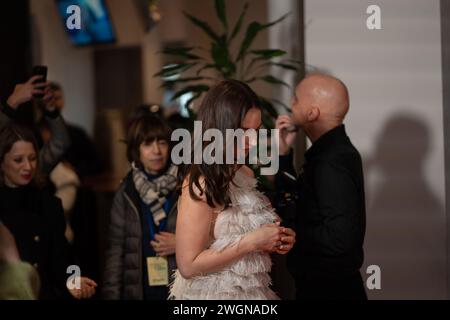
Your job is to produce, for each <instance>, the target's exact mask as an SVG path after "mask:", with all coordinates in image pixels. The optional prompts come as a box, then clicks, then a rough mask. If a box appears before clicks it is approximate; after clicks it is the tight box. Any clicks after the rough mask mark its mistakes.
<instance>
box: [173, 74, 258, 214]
mask: <svg viewBox="0 0 450 320" xmlns="http://www.w3.org/2000/svg"><path fill="white" fill-rule="evenodd" d="M255 107H256V108H258V109H260V108H261V105H260V101H259V99H258V97H257V96H256V94H255V93H254V92H253V91H252V89H251V88H250V87H249V86H248V85H247V84H245V83H243V82H240V81H237V80H225V81H222V82H220V83H219V84H217V85H216V86H215V87H213V88H212V89H211V90H210V91H209V92H208V93H207V95H206V96H205V98H204V99H203V102H202V104H201V106H200V108H199V112H198V115H197V121H201V122H202V131H203V132H202V134H204V133H205V131H206V130H208V129H218V130H219V131H221V133H222V135H223V136H224V137H226V130H227V129H233V130H237V129H240V128H241V125H242V122H243V120H244V118H245V116H246V114H247V112H248V111H249V110H250V109H252V108H255ZM194 143H195V141H192V149H191V150H195V148H194ZM206 146H207V144H206V143H203V148H202V152H203V150H204V148H205V147H206ZM224 150H225V148H224ZM191 163H192V164H190V165H185V166H184V167H183V168H182V170H180V174H181V176H180V178H181V179H180V182H181V181H183V180H184V179H185V178H186V177H188V176H189V194H190V196H191V197H192V198H193V199H194V200H197V201H200V200H201V199H200V197H199V196H198V195H197V194H196V193H195V192H194V186H195V188H196V189H198V190H200V195H201V196H203V195H204V196H205V197H206V201H207V203H208V205H209V206H211V207H216V206H225V207H226V206H228V205H229V203H230V198H229V192H228V191H229V185H230V183H231V182H232V180H233V178H234V175H235V173H236V172H235V171H236V167H235V165H232V164H231V165H230V164H211V165H208V164H205V163H204V162H202V164H194V162H193V161H192V162H191ZM202 178H204V185H203V186H202V185H201V183H200V179H202ZM181 183H182V182H181Z"/></svg>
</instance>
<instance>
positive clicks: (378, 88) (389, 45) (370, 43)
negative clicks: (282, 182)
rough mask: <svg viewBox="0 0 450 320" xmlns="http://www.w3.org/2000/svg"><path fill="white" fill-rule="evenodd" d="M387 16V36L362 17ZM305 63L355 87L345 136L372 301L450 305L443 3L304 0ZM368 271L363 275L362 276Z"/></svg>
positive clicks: (430, 0) (432, 0)
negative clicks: (358, 183)
mask: <svg viewBox="0 0 450 320" xmlns="http://www.w3.org/2000/svg"><path fill="white" fill-rule="evenodd" d="M371 4H377V5H379V6H380V7H381V10H382V30H374V31H370V30H368V29H367V28H366V19H367V17H368V15H367V14H366V9H367V7H368V6H369V5H371ZM305 21H306V23H305V24H306V62H307V63H308V64H310V65H313V66H315V67H317V68H319V69H322V70H326V71H328V72H330V73H332V74H334V75H336V76H338V77H339V78H341V79H342V80H343V81H344V82H345V83H346V84H347V85H348V87H349V90H350V96H351V112H350V115H349V116H348V119H347V121H346V125H347V130H348V133H349V136H350V137H351V139H352V141H353V143H354V144H355V146H356V147H357V148H358V149H359V150H360V152H361V153H362V156H363V160H364V165H365V176H366V194H367V201H366V203H367V218H368V219H367V235H366V245H365V250H366V266H367V265H371V264H376V265H379V266H380V267H381V270H382V289H381V290H380V291H370V292H369V296H370V297H371V298H375V299H378V298H384V299H390V298H402V299H417V298H420V299H428V298H438V299H439V298H446V290H447V287H446V276H447V270H446V230H445V228H446V217H445V213H444V205H445V198H444V196H445V187H444V148H443V110H442V108H443V104H442V76H441V39H440V8H439V0H427V1H424V0H396V1H392V0H377V1H366V0H340V1H331V0H328V1H327V0H305ZM363 271H365V268H364V269H363Z"/></svg>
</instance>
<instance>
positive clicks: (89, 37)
mask: <svg viewBox="0 0 450 320" xmlns="http://www.w3.org/2000/svg"><path fill="white" fill-rule="evenodd" d="M56 4H57V6H58V12H59V15H60V17H61V19H62V22H63V26H64V29H65V30H66V32H67V34H68V35H69V37H70V40H71V42H72V43H73V44H74V45H76V46H87V45H95V44H104V43H113V42H115V41H116V35H115V32H114V27H113V24H112V21H111V16H110V14H109V11H108V8H107V6H106V4H105V1H104V0H56ZM72 5H75V6H78V8H80V11H79V12H80V16H81V28H80V29H72V30H71V29H69V28H68V27H67V21H68V19H69V18H70V17H71V16H72V14H73V12H69V13H68V12H67V11H68V10H67V9H68V8H69V7H70V6H72Z"/></svg>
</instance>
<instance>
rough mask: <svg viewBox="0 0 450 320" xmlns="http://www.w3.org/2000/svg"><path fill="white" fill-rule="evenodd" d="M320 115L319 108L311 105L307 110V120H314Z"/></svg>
mask: <svg viewBox="0 0 450 320" xmlns="http://www.w3.org/2000/svg"><path fill="white" fill-rule="evenodd" d="M319 117H320V109H319V108H317V107H315V106H312V107H311V109H310V110H309V112H308V122H314V121H316V120H317V119H319Z"/></svg>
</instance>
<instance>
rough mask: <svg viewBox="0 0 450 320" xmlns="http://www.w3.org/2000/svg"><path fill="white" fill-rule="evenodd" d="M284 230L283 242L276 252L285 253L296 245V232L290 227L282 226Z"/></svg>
mask: <svg viewBox="0 0 450 320" xmlns="http://www.w3.org/2000/svg"><path fill="white" fill-rule="evenodd" d="M282 232H283V235H282V236H281V244H280V245H279V246H278V247H277V249H276V251H275V252H276V253H278V254H283V255H284V254H287V253H288V252H289V251H290V250H291V249H292V248H293V247H294V244H295V236H296V233H295V231H294V230H292V229H290V228H282Z"/></svg>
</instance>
